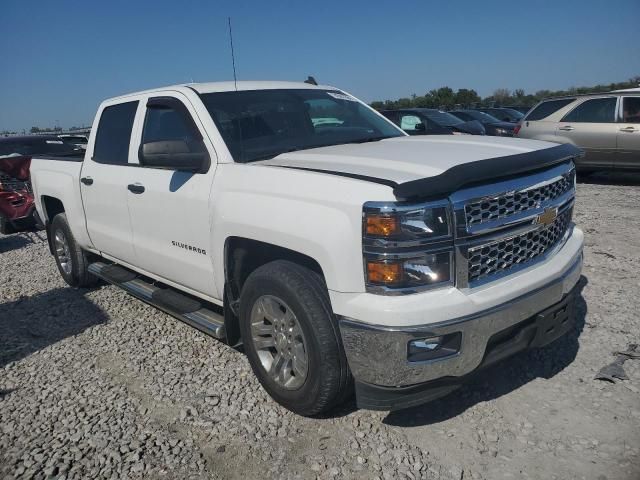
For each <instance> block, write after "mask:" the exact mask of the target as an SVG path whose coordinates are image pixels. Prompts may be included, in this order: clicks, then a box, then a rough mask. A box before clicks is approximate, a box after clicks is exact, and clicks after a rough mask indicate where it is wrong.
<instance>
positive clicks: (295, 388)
mask: <svg viewBox="0 0 640 480" xmlns="http://www.w3.org/2000/svg"><path fill="white" fill-rule="evenodd" d="M278 305H279V307H280V308H279V309H276V308H275V306H278ZM265 312H272V313H273V312H275V313H276V315H271V314H269V313H265ZM278 316H282V317H283V318H285V321H284V323H285V324H286V325H295V326H293V327H290V330H291V331H292V332H293V337H292V336H291V335H289V339H290V342H291V343H289V345H290V347H289V359H288V360H287V359H285V360H283V361H282V364H283V365H285V366H288V367H286V368H284V367H283V369H281V370H282V371H285V373H283V374H282V375H280V374H278V375H275V374H274V372H275V371H277V370H278V369H277V368H272V367H273V366H274V365H275V364H276V363H277V358H278V354H279V353H280V352H281V351H282V350H285V351H286V348H287V347H286V343H283V342H284V340H283V338H282V335H283V330H282V329H281V330H280V331H278V324H279V325H280V326H281V325H282V323H283V322H282V321H280V322H279V323H278V320H277V319H276V320H274V321H273V322H271V321H270V320H269V318H271V317H278ZM292 316H293V318H292ZM263 318H264V320H262V319H263ZM269 323H271V324H272V326H273V328H272V329H271V331H272V332H273V338H274V340H271V339H270V337H269V335H268V334H267V335H266V336H264V337H258V338H259V340H258V341H256V340H255V334H256V332H258V330H257V329H265V331H266V330H269ZM260 331H262V330H260ZM240 332H241V334H242V339H243V344H244V349H245V352H246V354H247V357H248V359H249V363H250V364H251V368H252V369H253V372H254V373H255V375H256V377H257V378H258V380H259V381H260V383H261V384H262V386H263V387H264V389H265V390H266V391H267V392H268V393H269V395H271V397H272V398H273V399H274V400H275V401H277V402H278V403H279V404H281V405H282V406H284V407H285V408H287V409H289V410H291V411H292V412H294V413H297V414H299V415H304V416H312V415H317V414H320V413H324V412H327V411H328V410H330V409H332V408H333V407H335V406H336V405H337V404H339V403H342V402H343V401H345V400H346V399H347V398H348V396H349V395H350V394H351V392H352V391H353V390H352V389H353V379H352V377H351V373H350V371H349V367H348V364H347V358H346V356H345V353H344V349H343V347H342V340H341V337H340V332H339V329H338V323H337V321H336V318H335V316H334V314H333V311H332V310H331V304H330V302H329V295H328V293H327V289H326V286H325V285H324V281H323V280H322V278H321V277H320V276H319V275H318V274H317V273H315V272H313V271H312V270H309V269H307V268H305V267H302V266H300V265H297V264H295V263H292V262H289V261H285V260H277V261H274V262H271V263H268V264H266V265H263V266H261V267H259V268H258V269H256V270H255V271H254V272H253V273H251V275H250V276H249V278H248V279H247V281H246V282H245V284H244V286H243V288H242V293H241V296H240ZM287 332H288V330H286V329H285V330H284V336H285V337H286V336H287ZM296 332H297V333H296ZM271 344H273V346H269V345H271ZM301 344H302V347H300V345H301ZM265 345H266V347H265ZM282 345H285V346H284V347H282ZM291 345H292V347H291ZM280 347H282V348H280ZM292 349H293V352H294V353H295V352H298V353H300V352H301V351H302V350H303V351H304V353H305V355H304V357H306V367H307V368H306V373H305V374H304V375H298V374H297V373H296V372H297V371H298V370H296V368H295V366H296V358H298V357H296V356H295V355H293V356H291V355H292ZM285 354H286V352H285ZM270 357H271V366H270V367H269V358H270ZM299 357H300V358H302V357H303V355H299ZM281 358H282V355H281ZM286 362H289V363H286ZM304 364H305V362H300V361H298V367H299V366H300V365H304ZM267 368H270V369H271V370H272V373H271V374H270V373H269V372H268V370H267ZM287 369H288V370H289V372H288V374H287V372H286V371H287ZM299 369H300V368H299Z"/></svg>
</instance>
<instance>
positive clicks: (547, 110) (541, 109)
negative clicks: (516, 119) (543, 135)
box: [525, 98, 575, 120]
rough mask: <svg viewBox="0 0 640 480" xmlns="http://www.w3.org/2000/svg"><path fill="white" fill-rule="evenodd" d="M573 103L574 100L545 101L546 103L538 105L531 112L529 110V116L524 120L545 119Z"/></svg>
mask: <svg viewBox="0 0 640 480" xmlns="http://www.w3.org/2000/svg"><path fill="white" fill-rule="evenodd" d="M573 101H575V98H563V99H561V100H547V101H546V102H542V103H541V104H540V105H538V106H537V107H535V108H534V109H533V110H531V111H530V112H529V115H527V116H526V118H525V120H542V119H545V118H547V117H548V116H549V115H551V114H553V113H555V112H557V111H558V110H560V109H561V108H563V107H566V106H567V105H569V104H570V103H571V102H573Z"/></svg>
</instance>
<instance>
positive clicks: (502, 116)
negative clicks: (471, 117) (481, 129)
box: [476, 107, 524, 123]
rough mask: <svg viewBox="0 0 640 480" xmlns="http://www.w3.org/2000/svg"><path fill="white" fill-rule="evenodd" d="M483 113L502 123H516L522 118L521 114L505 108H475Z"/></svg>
mask: <svg viewBox="0 0 640 480" xmlns="http://www.w3.org/2000/svg"><path fill="white" fill-rule="evenodd" d="M476 110H479V111H481V112H484V113H488V114H489V115H493V116H494V117H496V118H497V119H498V120H502V121H503V122H512V123H518V122H519V121H520V120H522V118H523V117H524V114H523V113H522V112H519V111H518V110H514V109H513V108H506V107H492V108H476Z"/></svg>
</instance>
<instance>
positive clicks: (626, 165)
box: [616, 96, 640, 170]
mask: <svg viewBox="0 0 640 480" xmlns="http://www.w3.org/2000/svg"><path fill="white" fill-rule="evenodd" d="M621 101H622V104H621V107H620V115H619V118H620V123H618V154H617V155H616V168H620V169H636V170H637V169H640V96H633V97H622V98H621Z"/></svg>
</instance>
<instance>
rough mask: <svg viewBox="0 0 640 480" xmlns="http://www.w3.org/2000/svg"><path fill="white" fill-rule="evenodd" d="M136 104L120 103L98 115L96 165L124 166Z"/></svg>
mask: <svg viewBox="0 0 640 480" xmlns="http://www.w3.org/2000/svg"><path fill="white" fill-rule="evenodd" d="M137 109H138V102H137V101H136V102H127V103H120V104H118V105H112V106H110V107H107V108H105V109H104V110H103V111H102V115H100V123H99V124H98V132H97V133H96V143H95V146H94V149H93V160H95V161H96V162H98V163H108V164H112V165H126V164H127V163H128V162H129V143H130V141H131V129H132V127H133V119H134V118H135V116H136V110H137Z"/></svg>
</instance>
